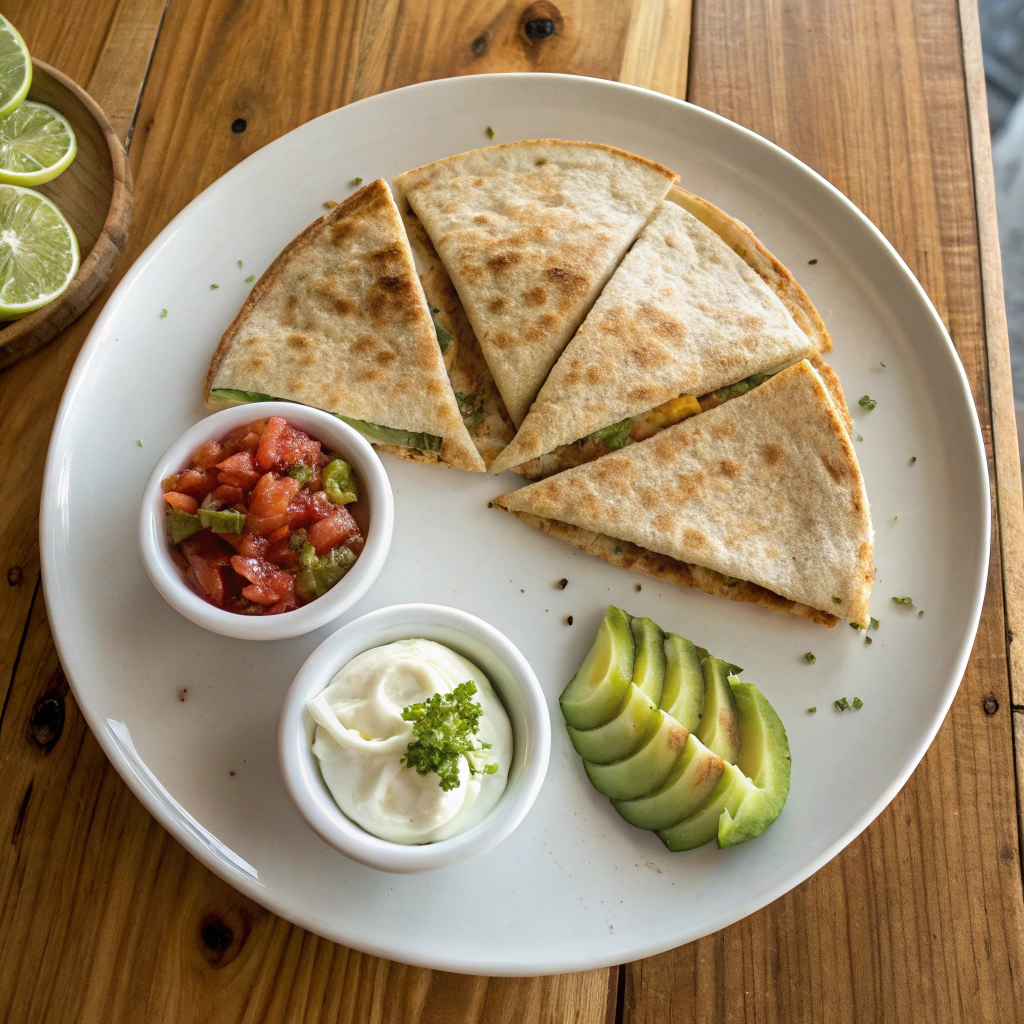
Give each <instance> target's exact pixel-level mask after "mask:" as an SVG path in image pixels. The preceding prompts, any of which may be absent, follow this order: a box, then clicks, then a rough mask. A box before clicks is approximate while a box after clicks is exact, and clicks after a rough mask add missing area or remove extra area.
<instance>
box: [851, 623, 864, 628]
mask: <svg viewBox="0 0 1024 1024" xmlns="http://www.w3.org/2000/svg"><path fill="white" fill-rule="evenodd" d="M866 628H867V627H866V626H865V625H864V623H863V622H851V623H850V629H866Z"/></svg>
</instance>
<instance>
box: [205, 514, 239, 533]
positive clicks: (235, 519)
mask: <svg viewBox="0 0 1024 1024" xmlns="http://www.w3.org/2000/svg"><path fill="white" fill-rule="evenodd" d="M199 522H200V523H201V524H202V525H203V526H205V527H207V528H209V529H210V530H212V531H213V532H214V533H241V532H242V531H243V530H244V529H245V513H244V512H238V511H235V510H233V509H227V510H218V509H215V508H201V509H200V510H199Z"/></svg>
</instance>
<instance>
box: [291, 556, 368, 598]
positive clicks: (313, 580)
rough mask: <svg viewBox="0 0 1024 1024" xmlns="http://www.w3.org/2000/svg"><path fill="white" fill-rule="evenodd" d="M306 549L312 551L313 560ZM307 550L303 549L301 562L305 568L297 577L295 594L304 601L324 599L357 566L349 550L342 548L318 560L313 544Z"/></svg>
mask: <svg viewBox="0 0 1024 1024" xmlns="http://www.w3.org/2000/svg"><path fill="white" fill-rule="evenodd" d="M306 548H309V549H310V551H312V559H310V558H309V557H308V555H307V551H306ZM306 548H303V550H302V554H301V555H300V556H299V562H300V564H302V565H303V566H304V568H303V569H302V571H301V572H300V573H299V574H298V575H297V576H296V577H295V593H296V594H298V595H299V597H301V598H302V600H303V601H313V600H315V599H316V598H318V597H323V596H324V594H326V593H327V591H328V590H330V589H331V587H333V586H334V585H335V584H336V583H337V582H338V581H339V580H340V579H341V578H342V577H343V576H344V575H345V573H347V572H348V571H349V569H351V568H352V566H353V565H355V562H356V556H355V555H354V554H353V553H352V551H351V550H350V549H349V548H346V547H340V548H335V549H334V550H333V551H330V552H328V553H327V554H326V555H324V556H323V558H317V556H316V552H315V551H313V550H312V549H313V545H312V544H307V545H306ZM307 562H308V564H307Z"/></svg>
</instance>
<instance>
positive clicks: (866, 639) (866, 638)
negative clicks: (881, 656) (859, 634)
mask: <svg viewBox="0 0 1024 1024" xmlns="http://www.w3.org/2000/svg"><path fill="white" fill-rule="evenodd" d="M874 642H875V641H874V640H872V639H871V637H869V636H866V637H864V643H866V644H873V643H874Z"/></svg>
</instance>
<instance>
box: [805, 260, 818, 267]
mask: <svg viewBox="0 0 1024 1024" xmlns="http://www.w3.org/2000/svg"><path fill="white" fill-rule="evenodd" d="M817 262H818V261H817V260H816V259H813V260H808V261H807V266H809V267H813V266H814V264H815V263H817Z"/></svg>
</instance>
